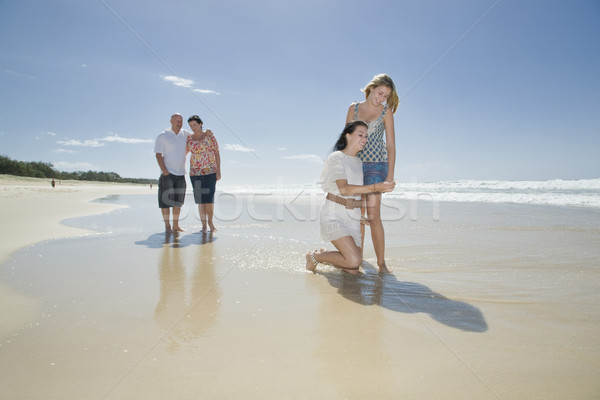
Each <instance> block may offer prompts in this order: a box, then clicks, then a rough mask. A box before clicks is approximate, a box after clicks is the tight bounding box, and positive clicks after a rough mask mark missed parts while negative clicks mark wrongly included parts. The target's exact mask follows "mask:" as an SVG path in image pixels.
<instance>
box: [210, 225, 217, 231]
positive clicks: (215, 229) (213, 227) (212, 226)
mask: <svg viewBox="0 0 600 400" xmlns="http://www.w3.org/2000/svg"><path fill="white" fill-rule="evenodd" d="M209 226H210V231H211V232H216V231H217V228H216V227H215V226H214V225H213V224H209Z"/></svg>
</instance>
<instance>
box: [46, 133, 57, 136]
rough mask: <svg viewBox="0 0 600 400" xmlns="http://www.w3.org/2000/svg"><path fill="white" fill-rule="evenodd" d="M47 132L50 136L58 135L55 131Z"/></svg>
mask: <svg viewBox="0 0 600 400" xmlns="http://www.w3.org/2000/svg"><path fill="white" fill-rule="evenodd" d="M46 133H47V134H48V135H50V136H56V133H54V132H46Z"/></svg>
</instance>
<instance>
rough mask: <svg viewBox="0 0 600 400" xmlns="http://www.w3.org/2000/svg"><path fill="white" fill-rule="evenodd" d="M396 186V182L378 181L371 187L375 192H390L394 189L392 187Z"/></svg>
mask: <svg viewBox="0 0 600 400" xmlns="http://www.w3.org/2000/svg"><path fill="white" fill-rule="evenodd" d="M395 186H396V182H388V181H385V182H379V183H376V184H374V185H373V188H374V189H375V191H376V192H381V193H386V192H391V191H392V190H394V187H395Z"/></svg>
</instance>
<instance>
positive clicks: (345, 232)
mask: <svg viewBox="0 0 600 400" xmlns="http://www.w3.org/2000/svg"><path fill="white" fill-rule="evenodd" d="M367 129H368V125H367V124H366V123H365V122H363V121H352V122H349V123H347V124H346V126H345V127H344V130H343V132H342V134H341V135H340V137H339V139H338V141H337V142H336V144H335V146H334V149H333V150H334V151H333V153H331V154H330V155H329V156H328V157H327V160H325V165H324V166H323V171H322V172H321V186H322V187H323V191H324V192H325V193H327V197H326V199H325V202H324V203H323V205H322V206H321V214H320V220H321V239H323V240H326V241H330V242H331V243H332V244H333V245H334V246H335V248H336V249H337V251H327V250H325V249H321V250H320V251H315V252H312V253H307V254H306V269H308V270H309V271H314V270H315V268H316V267H317V265H318V264H319V263H324V264H331V265H333V266H334V267H337V268H340V269H343V270H345V271H348V272H349V273H351V274H356V273H358V269H359V268H360V266H361V264H362V256H361V250H360V245H361V234H360V217H361V215H360V214H361V213H360V206H361V205H362V203H363V195H365V194H367V193H373V192H382V193H383V192H390V191H392V190H393V189H394V186H395V185H396V183H395V182H380V183H376V184H373V185H363V170H362V161H361V160H360V159H359V158H358V157H357V156H356V155H357V153H358V152H359V151H361V150H362V149H363V147H364V146H365V144H366V143H367Z"/></svg>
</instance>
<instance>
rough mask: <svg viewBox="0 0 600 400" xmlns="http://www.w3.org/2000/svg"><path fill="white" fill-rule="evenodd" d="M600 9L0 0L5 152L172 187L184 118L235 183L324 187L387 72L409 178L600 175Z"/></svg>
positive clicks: (587, 1) (416, 1) (532, 2)
mask: <svg viewBox="0 0 600 400" xmlns="http://www.w3.org/2000/svg"><path fill="white" fill-rule="evenodd" d="M598 71H600V1H598V0H574V1H571V0H563V1H554V0H539V1H537V0H524V1H522V0H502V1H496V0H477V1H475V0H465V1H458V0H457V1H442V0H437V1H431V0H410V1H409V0H406V1H404V0H397V1H376V0H375V1H364V0H361V1H358V0H339V1H338V0H335V1H330V0H297V1H295V0H294V1H283V0H281V1H274V0H260V1H242V0H232V1H229V0H214V1H191V0H174V1H171V2H165V1H147V0H144V1H141V0H128V1H116V0H104V1H102V0H88V1H81V0H45V1H38V0H20V1H7V0H0V93H1V95H0V154H2V155H6V156H9V157H11V158H14V159H18V160H24V161H44V162H51V163H53V164H54V166H55V167H56V168H57V169H59V170H64V171H72V170H90V169H91V170H102V171H114V172H117V173H118V174H120V175H121V176H124V177H147V178H154V177H158V175H159V169H158V166H157V164H156V160H155V158H154V154H153V152H152V150H153V142H154V139H155V138H156V136H157V135H158V134H159V133H160V132H161V131H162V130H164V129H166V128H168V127H169V118H170V115H171V114H172V113H173V112H179V113H181V114H182V115H183V116H184V117H185V118H186V119H187V117H188V116H190V115H192V114H198V115H200V116H201V118H202V119H203V120H204V122H205V124H204V125H205V128H210V129H212V130H213V132H214V133H215V135H216V137H217V139H218V141H219V144H220V147H221V158H222V160H223V167H222V170H223V180H222V181H221V184H223V185H245V184H250V185H254V184H267V185H282V184H283V185H285V184H296V183H314V182H316V181H317V180H318V176H319V172H320V170H321V166H322V159H324V158H325V157H326V156H327V154H328V152H329V150H330V148H331V146H332V145H333V143H334V142H335V140H336V138H337V136H338V134H339V132H340V131H341V129H342V128H343V124H344V122H345V117H346V111H347V108H348V106H349V105H350V103H351V102H353V101H357V100H362V99H363V98H364V96H363V93H362V92H361V91H360V89H361V88H362V87H364V85H365V84H366V83H368V81H369V80H370V79H371V78H372V77H373V75H375V74H378V73H387V74H389V75H390V76H391V77H392V78H393V79H394V82H395V83H396V87H397V89H398V93H399V95H400V97H401V102H400V107H399V109H398V111H397V113H396V114H395V124H396V142H397V163H396V171H397V172H396V180H397V181H400V182H402V181H414V180H417V181H421V182H425V181H427V182H431V181H439V180H463V179H475V180H546V179H589V178H599V177H600V157H599V156H598V153H599V150H600V112H599V111H600V74H599V73H598Z"/></svg>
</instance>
